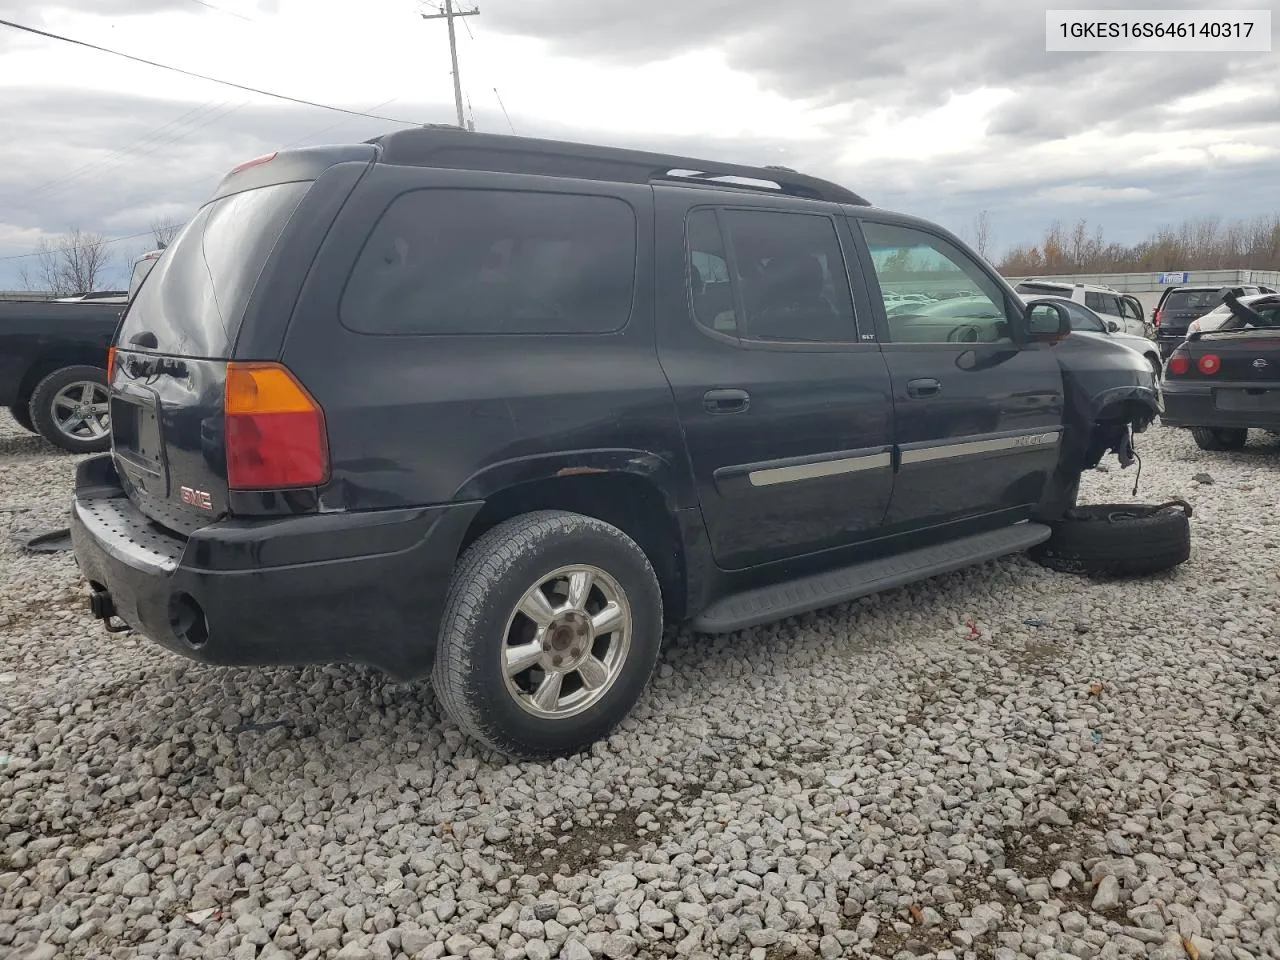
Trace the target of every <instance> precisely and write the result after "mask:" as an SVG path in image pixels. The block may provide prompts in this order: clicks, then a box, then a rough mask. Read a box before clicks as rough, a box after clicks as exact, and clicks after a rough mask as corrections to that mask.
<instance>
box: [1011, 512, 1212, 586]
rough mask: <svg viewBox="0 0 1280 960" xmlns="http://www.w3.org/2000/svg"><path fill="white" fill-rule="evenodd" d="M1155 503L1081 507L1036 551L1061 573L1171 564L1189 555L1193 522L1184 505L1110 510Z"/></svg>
mask: <svg viewBox="0 0 1280 960" xmlns="http://www.w3.org/2000/svg"><path fill="white" fill-rule="evenodd" d="M1133 509H1138V510H1142V509H1150V508H1149V507H1146V505H1143V504H1096V505H1090V506H1086V507H1080V508H1077V509H1076V510H1075V511H1073V512H1072V514H1071V515H1069V516H1068V517H1067V518H1065V519H1063V520H1061V521H1059V522H1058V523H1056V524H1054V525H1053V535H1052V536H1051V537H1050V539H1049V540H1048V541H1046V542H1045V543H1044V544H1042V545H1041V546H1040V547H1038V548H1037V549H1036V550H1035V551H1033V553H1034V554H1035V557H1036V559H1037V560H1039V561H1040V562H1041V563H1043V564H1044V565H1045V566H1048V567H1050V568H1051V569H1054V570H1057V571H1059V572H1062V573H1090V574H1096V575H1103V576H1116V575H1134V576H1137V575H1145V574H1150V573H1157V572H1161V571H1164V570H1169V569H1172V568H1173V567H1175V566H1178V565H1179V564H1181V563H1184V562H1185V561H1186V560H1187V559H1189V557H1190V551H1191V528H1190V522H1189V518H1188V517H1187V514H1186V513H1185V512H1183V511H1178V512H1176V513H1174V512H1166V511H1161V512H1159V513H1154V514H1149V515H1146V516H1139V517H1130V518H1123V519H1121V518H1117V520H1116V521H1115V522H1112V521H1111V520H1109V519H1108V518H1107V515H1108V514H1109V513H1123V512H1125V511H1127V510H1133Z"/></svg>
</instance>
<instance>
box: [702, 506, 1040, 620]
mask: <svg viewBox="0 0 1280 960" xmlns="http://www.w3.org/2000/svg"><path fill="white" fill-rule="evenodd" d="M1051 532H1052V531H1050V529H1049V528H1048V527H1047V526H1045V525H1044V524H1041V523H1019V524H1015V525H1013V526H1009V527H1004V528H1003V529H1000V530H991V531H989V532H987V533H978V534H974V535H973V536H969V537H962V538H960V539H959V540H951V541H948V542H947V543H943V544H939V545H937V546H933V547H923V548H921V549H919V550H910V551H908V552H907V553H899V554H894V555H892V556H888V557H879V558H877V559H875V560H867V561H865V562H863V563H857V564H854V565H853V566H851V567H843V568H841V569H839V570H831V571H828V572H827V573H819V574H814V575H812V576H808V577H801V578H799V579H798V580H788V581H786V582H784V583H778V584H773V585H772V586H767V587H758V588H757V589H755V590H747V591H746V592H744V593H737V594H734V595H733V596H731V597H725V598H724V599H723V600H717V601H716V602H715V603H713V604H712V605H711V606H709V607H708V608H707V609H706V610H704V611H702V613H701V614H699V615H698V617H697V618H695V619H694V621H693V629H694V630H697V631H699V632H700V633H729V632H731V631H733V630H742V629H744V628H746V627H754V626H756V625H757V624H761V623H770V622H772V621H775V620H781V619H783V618H784V617H790V616H794V615H795V614H798V613H808V612H809V611H811V610H818V609H821V608H822V607H829V606H834V605H835V604H838V603H845V602H846V601H848V600H856V599H857V598H858V597H865V596H868V595H869V594H873V593H879V592H880V591H881V590H891V589H893V588H894V587H901V586H905V585H906V584H908V583H914V582H915V581H917V580H925V579H927V578H929V577H936V576H938V575H939V574H943V573H951V572H952V571H955V570H962V569H964V568H965V567H971V566H973V565H975V564H979V563H984V562H986V561H987V560H994V559H995V558H996V557H1002V556H1005V555H1006V554H1010V553H1020V552H1021V551H1023V550H1028V549H1030V548H1031V547H1034V546H1036V544H1039V543H1043V542H1044V541H1045V540H1047V539H1049V534H1050V533H1051Z"/></svg>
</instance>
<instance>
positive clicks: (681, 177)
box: [365, 124, 871, 207]
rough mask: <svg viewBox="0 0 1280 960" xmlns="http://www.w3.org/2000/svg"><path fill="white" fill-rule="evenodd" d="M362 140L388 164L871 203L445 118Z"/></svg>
mask: <svg viewBox="0 0 1280 960" xmlns="http://www.w3.org/2000/svg"><path fill="white" fill-rule="evenodd" d="M365 143H370V144H374V145H376V146H378V147H379V149H380V150H381V152H382V160H383V161H384V162H386V163H400V164H409V165H414V166H429V167H448V168H452V169H461V170H487V171H491V172H494V173H531V174H540V175H542V176H552V177H580V178H582V179H584V180H607V181H613V182H618V183H663V182H665V183H683V184H694V185H699V186H711V187H719V188H726V189H742V190H755V191H763V192H767V193H781V194H785V195H787V196H793V197H805V198H807V199H810V200H826V201H830V202H832V203H847V204H853V205H855V206H860V207H869V206H871V204H870V203H869V202H868V201H867V200H865V199H863V198H862V197H860V196H859V195H858V194H856V193H854V192H853V191H852V190H849V189H848V188H846V187H842V186H840V185H839V184H838V183H832V182H830V181H828V180H820V179H818V178H817V177H810V176H807V175H805V174H802V173H796V172H795V171H794V170H790V169H788V168H787V167H780V166H766V167H752V166H746V165H743V164H735V163H720V162H718V161H712V160H696V159H694V158H692V157H679V156H672V155H668V154H662V153H649V152H646V151H642V150H628V149H624V148H621V147H603V146H596V145H593V144H585V143H572V142H568V141H563V140H544V139H538V138H534V137H516V136H508V135H506V134H495V133H474V132H472V131H469V130H463V129H461V128H459V127H450V126H447V125H444V124H437V125H432V126H429V127H423V128H413V129H409V130H397V131H396V132H394V133H388V134H384V135H382V136H380V137H374V138H373V139H371V140H366V141H365Z"/></svg>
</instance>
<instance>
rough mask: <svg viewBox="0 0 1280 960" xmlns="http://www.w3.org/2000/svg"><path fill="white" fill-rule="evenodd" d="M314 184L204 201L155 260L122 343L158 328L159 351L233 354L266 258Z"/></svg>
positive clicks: (122, 330)
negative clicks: (250, 298) (163, 253)
mask: <svg viewBox="0 0 1280 960" xmlns="http://www.w3.org/2000/svg"><path fill="white" fill-rule="evenodd" d="M310 187H311V182H309V181H308V182H300V183H279V184H274V185H272V186H267V187H259V188H257V189H254V190H245V191H244V192H242V193H235V194H232V195H231V196H228V197H222V198H221V199H218V200H214V201H212V202H210V203H207V204H205V206H203V207H201V208H200V211H199V212H198V213H197V214H196V215H195V216H194V217H193V218H192V219H191V222H190V223H188V224H187V226H186V227H185V228H184V229H183V230H182V232H181V233H180V234H178V237H177V238H176V239H175V240H174V241H173V243H172V244H171V245H170V246H169V248H168V249H167V250H166V251H165V255H164V256H163V257H161V258H160V259H159V260H156V261H155V262H154V263H155V265H154V266H153V267H152V268H151V272H150V274H148V275H147V276H146V282H145V283H143V284H142V285H141V287H139V289H138V294H137V297H136V298H135V299H134V301H133V304H132V305H131V306H130V307H129V310H128V313H126V314H125V318H124V324H123V325H122V326H121V328H120V336H119V339H118V341H117V342H118V343H119V344H120V345H121V346H123V347H126V348H130V347H131V346H132V345H134V341H135V339H137V338H141V337H142V335H144V334H151V335H152V336H154V337H155V346H153V347H148V348H147V349H152V350H155V351H157V352H159V353H166V354H171V355H173V356H180V357H205V358H209V359H217V360H225V359H227V358H228V357H230V356H231V351H232V350H233V349H234V347H235V342H236V335H237V334H238V333H239V331H240V323H241V321H242V320H243V319H244V311H245V307H246V306H247V305H248V303H249V296H250V294H252V293H253V288H254V286H255V285H256V284H257V282H258V277H259V276H260V275H261V273H262V268H263V265H264V264H265V263H266V261H267V257H268V256H269V255H270V254H271V251H272V249H273V248H274V247H275V245H276V241H277V240H279V239H280V233H281V231H283V230H284V226H285V224H286V223H288V221H289V217H290V216H292V215H293V211H294V210H296V209H297V207H298V203H299V202H300V201H301V200H302V197H303V195H304V194H305V193H306V192H307V190H308V189H309V188H310ZM148 339H149V338H148Z"/></svg>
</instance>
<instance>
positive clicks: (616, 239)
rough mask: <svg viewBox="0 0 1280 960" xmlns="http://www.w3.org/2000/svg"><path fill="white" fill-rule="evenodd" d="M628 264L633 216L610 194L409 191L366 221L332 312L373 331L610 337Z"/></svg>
mask: <svg viewBox="0 0 1280 960" xmlns="http://www.w3.org/2000/svg"><path fill="white" fill-rule="evenodd" d="M635 272H636V218H635V213H634V212H633V211H632V209H631V207H630V206H629V205H628V204H626V203H624V202H623V201H621V200H618V199H616V198H614V197H593V196H581V195H576V194H563V193H526V192H517V191H503V190H446V189H429V190H415V191H412V192H409V193H404V194H401V195H400V196H399V197H397V198H396V199H395V200H394V201H393V202H392V203H391V205H390V206H389V207H388V208H387V210H386V212H385V213H384V214H383V215H382V217H381V219H380V220H379V221H378V223H377V225H376V226H375V227H374V229H373V232H372V233H371V234H370V236H369V239H368V241H367V242H366V243H365V246H364V249H363V250H362V251H361V253H360V256H359V257H358V258H357V260H356V263H355V266H354V267H353V268H352V271H351V276H350V278H349V279H348V281H347V287H346V290H345V291H344V292H343V295H342V302H341V305H340V307H339V313H340V316H341V319H342V323H343V324H344V325H345V326H346V327H348V328H349V329H351V330H355V331H357V332H359V333H370V334H427V335H439V334H547V333H610V332H613V331H615V330H619V329H621V328H622V327H623V326H624V325H625V324H626V322H627V319H628V317H629V316H630V315H631V301H632V296H633V293H634V287H635Z"/></svg>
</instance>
